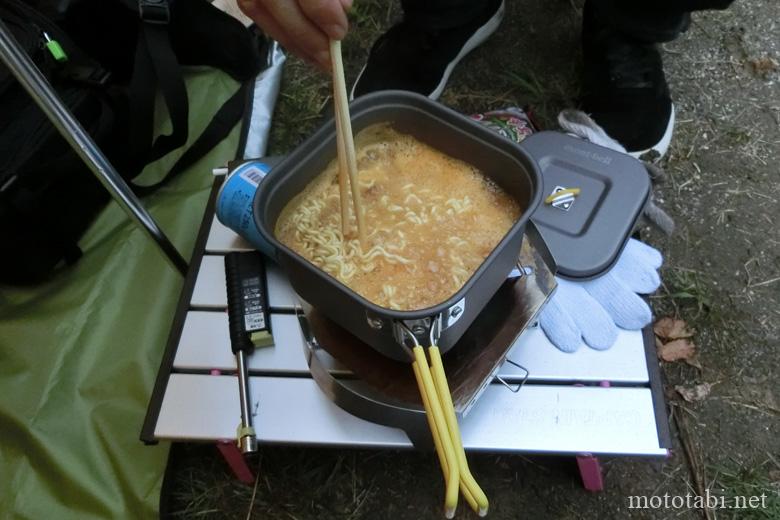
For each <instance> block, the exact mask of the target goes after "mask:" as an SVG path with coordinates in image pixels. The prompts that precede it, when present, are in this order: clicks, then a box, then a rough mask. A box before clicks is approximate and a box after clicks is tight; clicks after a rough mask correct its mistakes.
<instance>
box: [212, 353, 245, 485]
mask: <svg viewBox="0 0 780 520" xmlns="http://www.w3.org/2000/svg"><path fill="white" fill-rule="evenodd" d="M220 374H221V372H220V371H219V370H217V369H216V368H215V369H212V370H211V375H212V376H218V375H220ZM217 449H218V450H219V452H220V453H221V454H222V456H223V457H224V458H225V462H227V463H228V466H230V469H231V470H232V471H233V474H234V475H235V476H236V478H237V479H238V480H240V481H241V482H243V483H244V484H249V485H251V484H254V482H255V476H254V474H252V470H251V469H249V466H248V465H247V463H246V459H245V458H244V454H243V453H241V450H239V449H238V446H237V445H236V441H232V440H228V439H223V440H219V441H217Z"/></svg>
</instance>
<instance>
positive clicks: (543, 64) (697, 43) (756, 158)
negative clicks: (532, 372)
mask: <svg viewBox="0 0 780 520" xmlns="http://www.w3.org/2000/svg"><path fill="white" fill-rule="evenodd" d="M398 15H399V12H398V8H397V6H396V5H395V4H394V3H393V2H380V1H379V0H356V1H355V7H354V10H353V13H352V24H353V30H352V31H351V33H350V35H349V37H348V39H347V40H346V42H345V60H346V66H347V75H348V81H350V82H351V80H352V79H354V78H355V77H356V75H357V72H358V71H359V69H360V67H361V66H362V63H363V60H364V59H365V56H366V55H367V53H368V49H369V48H370V46H371V43H372V42H373V40H374V38H375V37H376V36H377V35H378V34H380V33H381V32H382V31H383V30H384V29H386V28H387V27H389V25H391V24H392V23H393V21H394V20H395V19H397V16H398ZM580 15H581V4H580V3H579V2H568V1H563V0H555V1H552V2H529V1H514V2H510V3H509V5H508V13H507V17H506V18H505V21H504V23H503V25H502V27H501V28H500V30H499V31H498V32H497V33H496V34H495V35H494V36H493V38H491V39H490V40H489V41H488V42H487V43H486V44H485V45H484V46H482V47H480V48H479V49H477V50H476V51H475V52H473V53H472V54H471V55H470V56H469V57H468V58H466V59H465V60H464V61H463V62H462V63H461V64H460V66H459V67H458V68H457V69H456V72H455V74H454V75H453V77H452V80H451V83H450V85H449V87H448V89H447V90H446V91H445V93H444V95H443V97H442V101H443V102H444V103H445V104H447V105H449V106H451V107H453V108H455V109H457V110H460V111H462V112H464V113H472V112H476V111H485V110H487V109H495V108H502V107H506V106H512V105H517V106H524V105H530V106H532V107H534V109H535V110H536V111H537V112H538V113H539V115H540V116H541V119H542V121H543V122H544V123H545V124H546V125H548V126H549V127H552V126H553V125H554V118H555V115H556V114H557V112H558V111H559V110H560V109H562V108H565V107H569V106H573V104H574V103H575V101H574V100H575V99H576V97H577V91H578V78H579V70H580V67H581V64H580V50H579V24H580ZM664 60H665V65H666V72H667V77H668V80H669V83H670V86H671V89H672V92H673V97H674V100H675V106H676V109H677V126H676V129H675V137H674V141H673V145H672V148H671V150H670V153H669V154H668V156H667V157H666V158H665V159H664V160H663V161H662V163H661V165H662V166H663V167H664V168H665V170H666V172H667V182H666V183H665V184H664V185H663V186H660V187H658V189H657V198H658V199H659V200H660V201H661V205H662V206H663V207H664V208H665V209H667V211H668V212H669V213H670V214H671V215H672V216H673V217H674V218H675V220H676V222H677V232H676V234H675V235H674V236H673V237H671V238H666V237H663V236H661V235H660V234H658V233H654V232H650V233H648V234H646V235H645V237H646V239H647V240H648V241H649V242H650V243H651V244H653V245H655V246H656V247H658V248H659V249H660V250H661V251H662V252H663V254H664V257H665V264H664V267H663V272H662V277H663V280H664V283H663V287H662V289H661V290H660V291H659V292H658V294H657V295H655V296H654V297H653V298H652V303H653V307H654V311H655V314H656V316H658V317H662V316H673V317H677V318H681V319H683V320H685V321H686V322H687V323H688V324H689V325H690V326H692V327H693V328H694V329H695V330H696V334H695V335H694V336H693V338H692V341H693V342H694V343H695V344H696V345H697V347H698V361H699V364H700V365H701V368H697V367H695V366H691V365H690V364H686V363H680V362H677V363H663V364H662V371H663V374H664V376H665V384H666V388H667V397H668V401H669V405H670V417H671V418H670V423H671V426H672V432H673V440H674V446H675V448H674V450H673V453H672V456H671V457H670V458H669V459H668V460H666V461H648V460H641V459H633V460H632V459H614V460H606V461H605V475H606V483H607V489H606V490H605V491H604V492H603V493H598V494H591V493H588V492H586V491H584V490H583V489H582V488H581V485H580V483H579V481H578V477H577V473H576V467H575V464H574V461H573V460H569V459H557V458H549V457H548V458H537V457H534V458H527V457H522V456H509V455H500V456H497V455H473V456H471V460H472V470H473V472H474V474H475V475H478V476H479V481H480V483H481V484H482V485H483V487H484V488H485V489H486V490H487V492H488V495H489V496H490V498H491V513H490V517H491V518H494V519H510V518H512V519H515V518H555V519H574V518H627V517H631V518H634V517H636V518H699V517H705V516H706V517H707V518H780V495H779V493H780V404H778V403H779V401H778V397H780V396H778V385H777V379H776V378H777V377H778V376H779V375H780V351H779V349H780V337H779V335H780V231H778V226H780V222H778V219H779V218H780V204H779V203H778V201H779V200H780V188H779V186H780V176H779V174H780V172H779V171H778V162H777V161H778V158H780V70H778V65H777V61H780V3H779V2H777V0H760V1H751V2H748V1H741V2H739V1H738V2H737V4H736V5H734V6H733V7H732V8H731V9H730V10H728V11H725V12H710V13H697V14H696V15H695V16H694V20H693V24H692V26H691V28H690V30H689V31H688V32H687V33H685V34H684V35H682V36H681V37H680V38H679V39H678V40H676V41H674V42H672V43H669V44H666V45H664ZM328 96H329V84H328V81H327V78H326V77H325V76H323V75H320V74H317V73H314V72H313V71H312V70H311V69H309V68H308V67H306V66H305V65H303V64H301V63H300V62H298V61H296V60H291V61H290V62H288V64H287V68H286V71H285V78H284V83H283V89H282V93H281V98H280V102H279V105H278V107H277V110H276V115H275V120H274V129H273V135H272V149H271V152H272V153H276V154H281V153H285V152H286V151H289V150H290V149H292V148H293V147H294V146H295V145H296V144H297V143H299V142H300V141H301V140H302V139H303V138H305V137H306V136H307V135H309V134H310V133H311V131H312V130H313V129H314V128H315V127H316V126H317V124H318V123H319V122H320V120H321V115H322V113H323V112H325V111H326V110H327V106H328V104H329V97H328ZM704 383H709V384H710V385H712V386H711V391H710V393H709V394H708V395H707V396H706V397H704V398H703V399H702V400H700V401H695V402H686V401H685V400H683V399H682V398H681V397H680V394H679V393H678V392H677V391H676V390H675V387H677V386H683V387H693V386H695V385H701V384H704ZM701 388H704V387H701ZM175 454H176V457H175V464H174V466H173V467H172V470H173V473H172V475H173V479H172V480H171V483H172V488H171V495H170V496H171V501H170V504H169V506H170V512H171V513H172V514H173V515H174V516H176V517H182V518H194V517H198V518H200V517H208V518H239V517H240V518H245V517H246V518H250V517H251V518H262V519H273V518H290V519H305V518H344V519H352V518H438V517H439V506H440V500H441V496H442V486H441V475H440V472H439V469H438V464H437V461H436V459H435V456H433V455H432V454H420V453H413V452H390V451H386V452H382V451H352V450H344V451H336V450H318V449H297V448H278V447H266V448H263V449H262V450H261V453H260V455H259V456H258V457H257V458H254V459H252V460H251V464H252V465H253V466H255V467H256V469H257V471H258V473H259V474H260V475H261V478H260V479H259V481H258V483H257V486H256V487H255V488H254V489H253V488H252V487H247V486H243V485H241V484H238V483H236V482H235V481H234V480H233V478H232V477H231V475H230V474H229V473H228V471H227V469H226V468H225V465H224V463H223V462H222V460H221V459H220V458H219V456H218V454H217V452H216V450H215V449H214V448H213V447H211V446H183V447H177V448H176V449H175ZM705 489H709V490H710V492H711V493H713V494H719V495H724V496H726V497H732V496H738V495H748V496H750V495H760V494H761V493H764V494H766V495H767V502H766V504H767V507H766V508H764V509H757V510H751V511H744V510H743V511H734V510H731V511H729V510H710V511H702V510H679V509H657V510H645V511H639V512H638V511H637V510H629V509H628V499H627V497H628V496H629V495H650V494H654V495H663V494H664V493H669V494H670V495H685V493H686V492H692V493H694V492H698V493H703V492H704V490H705ZM458 517H459V518H470V517H472V513H471V512H470V511H468V508H466V507H461V508H460V511H459V515H458Z"/></svg>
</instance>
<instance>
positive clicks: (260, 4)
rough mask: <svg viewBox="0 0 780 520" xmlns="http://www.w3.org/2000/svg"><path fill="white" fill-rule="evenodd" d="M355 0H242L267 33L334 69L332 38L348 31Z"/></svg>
mask: <svg viewBox="0 0 780 520" xmlns="http://www.w3.org/2000/svg"><path fill="white" fill-rule="evenodd" d="M351 5H352V0H238V6H239V7H240V8H241V10H242V11H244V13H245V14H246V15H247V16H249V17H250V18H251V19H252V20H253V21H254V22H255V23H256V24H257V25H258V26H259V27H260V28H261V29H263V31H265V33H266V34H268V35H269V36H271V38H273V39H275V40H276V41H278V42H279V43H280V44H282V46H284V47H285V48H286V49H288V50H289V51H290V52H292V53H293V54H295V55H297V56H299V57H301V58H303V59H305V60H306V61H308V62H310V63H312V64H314V65H316V66H317V67H319V68H321V69H323V70H330V51H329V40H341V39H343V38H344V36H345V35H346V34H347V28H348V22H347V14H346V11H347V10H348V9H349V8H350V7H351Z"/></svg>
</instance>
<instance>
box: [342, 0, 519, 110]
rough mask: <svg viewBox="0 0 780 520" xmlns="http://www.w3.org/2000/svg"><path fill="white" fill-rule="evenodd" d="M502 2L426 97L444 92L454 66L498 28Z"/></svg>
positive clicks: (356, 81)
mask: <svg viewBox="0 0 780 520" xmlns="http://www.w3.org/2000/svg"><path fill="white" fill-rule="evenodd" d="M504 4H505V2H501V5H500V6H499V7H498V10H497V11H496V14H494V15H493V16H492V17H490V19H489V20H488V21H487V22H485V24H484V25H483V26H482V27H480V28H479V29H477V30H476V31H475V32H474V34H472V35H471V38H469V39H468V40H466V43H465V44H464V45H463V47H462V48H461V49H460V52H459V53H458V55H457V56H455V58H454V59H453V60H452V61H451V62H450V63H449V64H448V65H447V68H446V69H444V74H443V75H442V78H441V81H440V82H439V84H438V85H437V86H436V88H435V89H434V90H433V92H431V93H430V94H428V98H430V99H432V100H434V101H436V100H438V99H439V97H440V96H441V94H442V92H444V87H446V86H447V81H449V79H450V75H451V74H452V71H453V70H454V69H455V66H456V65H457V64H458V62H460V60H462V59H463V58H465V57H466V55H467V54H468V53H470V52H471V51H473V50H474V49H476V48H477V47H479V46H480V45H481V44H482V43H484V42H485V40H487V39H488V38H489V37H490V35H491V34H493V33H494V32H496V29H498V26H499V25H501V20H503V19H504ZM366 66H368V63H366V64H365V65H363V68H362V69H360V73H359V74H358V77H357V79H356V80H355V82H354V83H353V84H352V89H351V90H350V92H349V100H350V101H352V100H353V99H355V88H356V87H357V84H358V83H359V82H360V78H361V76H363V72H364V71H365V70H366Z"/></svg>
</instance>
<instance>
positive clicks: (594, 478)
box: [577, 455, 604, 492]
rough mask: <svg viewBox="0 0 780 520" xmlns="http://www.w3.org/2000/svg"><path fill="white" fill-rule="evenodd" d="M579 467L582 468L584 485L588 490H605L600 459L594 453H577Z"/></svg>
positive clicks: (581, 475) (581, 473) (581, 474)
mask: <svg viewBox="0 0 780 520" xmlns="http://www.w3.org/2000/svg"><path fill="white" fill-rule="evenodd" d="M577 467H578V468H579V469H580V477H582V485H583V486H584V487H585V489H587V490H588V491H593V492H596V491H604V477H603V475H602V473H601V465H600V464H599V459H597V458H596V457H594V456H593V455H577Z"/></svg>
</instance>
